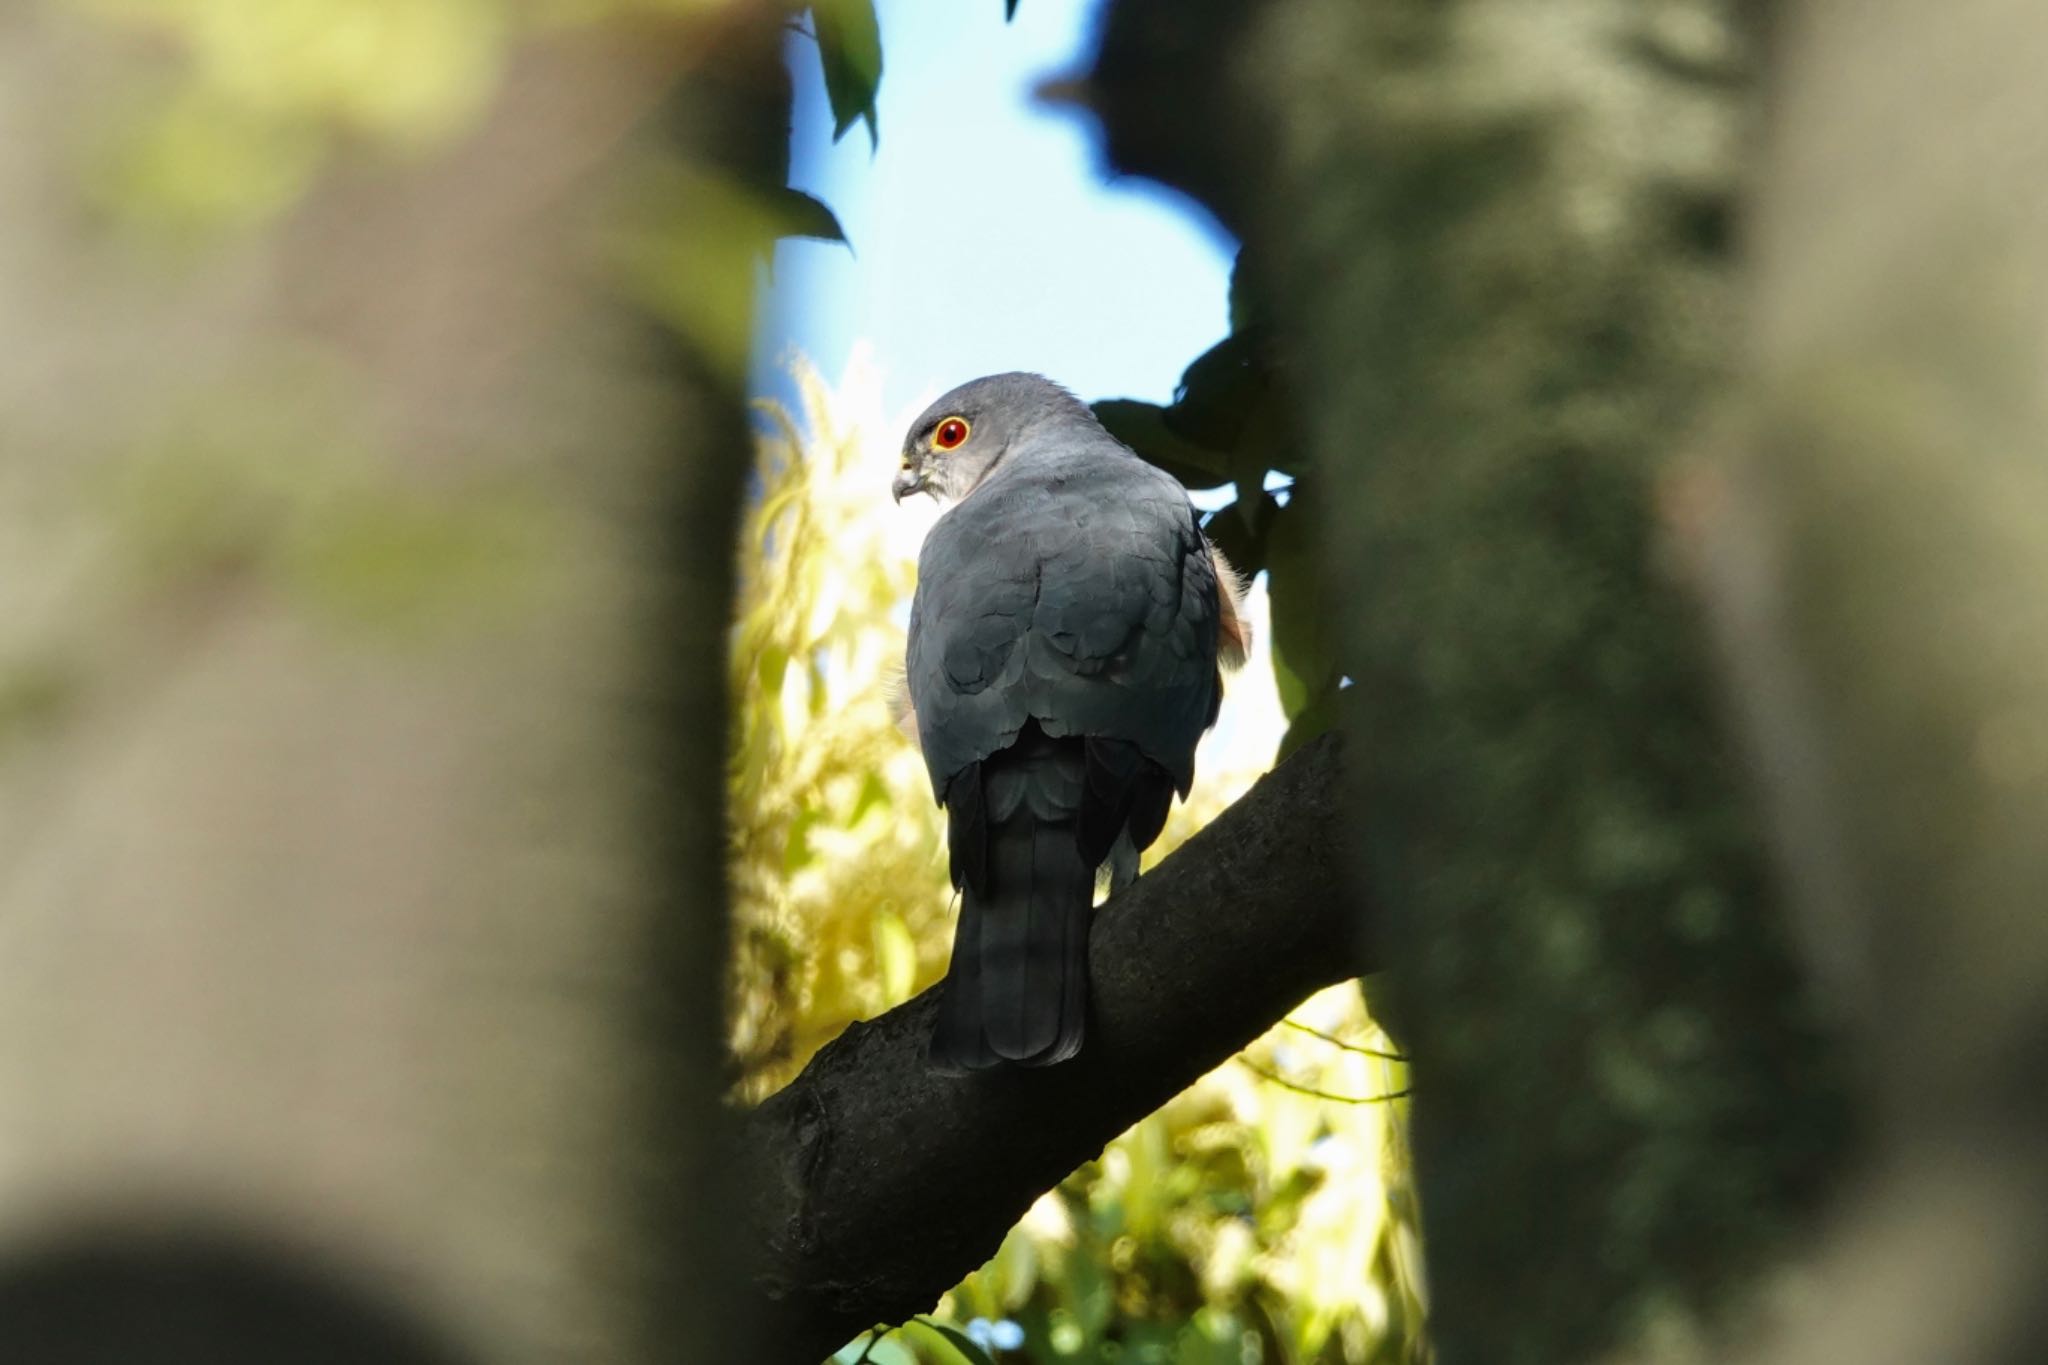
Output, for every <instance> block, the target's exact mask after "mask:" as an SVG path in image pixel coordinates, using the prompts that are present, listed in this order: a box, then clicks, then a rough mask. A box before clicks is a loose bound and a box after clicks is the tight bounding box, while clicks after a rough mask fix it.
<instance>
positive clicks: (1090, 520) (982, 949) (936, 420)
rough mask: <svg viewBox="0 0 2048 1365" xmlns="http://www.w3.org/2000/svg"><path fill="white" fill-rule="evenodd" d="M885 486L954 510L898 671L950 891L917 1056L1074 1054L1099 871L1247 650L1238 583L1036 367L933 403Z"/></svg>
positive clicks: (1155, 796) (1210, 719)
mask: <svg viewBox="0 0 2048 1365" xmlns="http://www.w3.org/2000/svg"><path fill="white" fill-rule="evenodd" d="M893 492H894V493H895V496H896V499H897V501H899V502H900V501H902V499H903V498H904V497H906V496H908V495H910V494H912V493H929V494H930V495H932V496H933V497H934V498H935V499H937V500H938V501H940V502H941V503H942V504H943V503H950V504H951V506H949V507H948V508H947V510H946V511H945V512H944V514H943V515H941V516H940V517H939V519H938V521H937V523H936V524H935V525H934V526H933V527H932V530H931V533H930V534H929V535H928V536H927V537H926V539H925V542H924V548H923V551H922V552H921V553H920V555H919V557H918V568H917V595H916V598H915V599H914V601H913V602H912V604H911V609H910V642H909V649H908V651H907V658H906V668H905V687H906V691H907V693H908V696H907V701H908V703H909V705H910V707H911V709H912V714H913V716H914V724H915V733H916V737H917V740H918V742H919V744H920V746H921V748H922V750H923V753H924V759H925V764H926V766H927V767H928V769H929V770H930V773H931V780H932V791H933V794H934V795H935V796H936V797H937V799H938V802H939V804H940V805H941V806H943V807H944V808H945V811H946V844H947V852H948V856H949V861H950V864H951V872H952V879H953V885H954V887H955V888H957V889H958V890H959V891H960V892H961V904H960V919H959V924H958V927H957V928H956V929H955V930H954V936H953V956H952V961H951V964H950V966H949V968H948V970H947V974H946V981H945V986H944V995H943V999H942V1001H941V1004H940V1008H939V1019H938V1025H937V1027H936V1029H935V1030H934V1033H933V1036H932V1058H933V1060H934V1062H935V1063H937V1064H939V1065H941V1066H944V1067H947V1068H949V1069H958V1070H982V1069H986V1068H990V1067H995V1066H1000V1065H1003V1064H1005V1063H1011V1064H1017V1065H1023V1066H1050V1065H1052V1064H1053V1063H1055V1062H1060V1061H1064V1060H1066V1059H1067V1058H1069V1057H1072V1056H1073V1055H1074V1054H1075V1053H1076V1052H1078V1051H1079V1050H1080V1047H1081V1039H1082V1034H1083V1031H1084V1027H1085V1023H1086V1018H1087V1008H1088V975H1087V962H1088V926H1089V920H1090V915H1091V913H1092V909H1093V905H1094V891H1095V882H1096V874H1097V870H1098V869H1099V868H1101V867H1103V866H1104V865H1105V864H1107V865H1108V868H1109V880H1110V886H1111V889H1112V890H1115V889H1118V888H1120V887H1122V886H1123V885H1125V884H1127V883H1128V882H1129V881H1130V880H1131V879H1133V878H1134V877H1135V876H1136V875H1137V867H1138V854H1139V853H1140V852H1141V851H1142V850H1143V849H1145V848H1146V847H1147V846H1148V845H1150V844H1151V843H1152V841H1153V840H1154V839H1156V838H1157V837H1158V835H1159V830H1160V827H1161V826H1162V825H1163V824H1164V823H1165V821H1166V813H1167V808H1168V807H1169V806H1170V805H1171V804H1172V801H1173V796H1174V793H1176V792H1178V793H1179V794H1180V795H1182V796H1183V797H1184V796H1186V795H1187V792H1188V787H1189V784H1190V783H1191V782H1192V781H1193V780H1194V772H1195V743H1196V741H1197V740H1199V739H1200V738H1201V736H1202V732H1203V731H1205V730H1207V729H1208V728H1209V726H1210V725H1212V724H1213V723H1214V722H1215V720H1216V714H1217V707H1218V705H1219V704H1220V701H1221V697H1222V676H1221V672H1220V666H1221V665H1223V664H1227V663H1234V662H1236V661H1238V660H1240V659H1241V658H1242V657H1243V650H1244V645H1245V643H1246V640H1245V631H1244V626H1243V623H1242V620H1241V618H1240V616H1239V614H1238V611H1237V593H1238V584H1237V581H1236V576H1235V575H1234V574H1232V573H1231V572H1230V569H1229V566H1228V565H1227V564H1225V563H1224V562H1223V561H1222V558H1221V556H1219V555H1217V554H1216V553H1215V551H1214V550H1213V549H1212V548H1211V547H1210V546H1209V544H1208V542H1207V540H1206V539H1205V538H1204V537H1203V534H1202V530H1201V527H1200V525H1199V523H1198V522H1197V521H1196V516H1195V510H1194V508H1193V507H1192V506H1191V505H1190V504H1189V502H1188V496H1187V490H1186V489H1184V488H1182V487H1181V485H1180V484H1179V483H1178V482H1177V481H1176V480H1175V479H1174V478H1173V476H1172V475H1170V474H1167V473H1165V472H1163V471H1161V470H1159V469H1157V468H1155V467H1154V466H1152V465H1150V464H1147V463H1146V462H1145V461H1144V460H1142V459H1140V458H1139V457H1138V456H1137V455H1136V454H1135V453H1134V452H1132V451H1131V450H1130V449H1129V447H1127V446H1125V445H1123V444H1122V443H1121V442H1119V441H1117V440H1116V439H1115V438H1114V437H1112V436H1111V435H1110V434H1109V433H1108V432H1107V431H1105V430H1104V429H1103V427H1102V425H1101V423H1099V422H1097V421H1096V420H1095V415H1094V414H1093V413H1092V412H1090V411H1089V409H1088V407H1087V405H1086V404H1084V403H1082V402H1081V401H1080V400H1079V399H1077V398H1075V397H1074V396H1073V395H1072V394H1070V393H1068V392H1067V391H1066V390H1065V389H1063V388H1061V387H1060V386H1059V385H1057V384H1054V383H1053V382H1052V381H1051V380H1048V379H1045V378H1042V377H1041V376H1038V375H1034V374H999V375H991V376H989V377H987V378H984V379H977V380H974V381H972V382H971V383H967V384H963V385H961V386H960V387H959V388H957V389H954V390H953V391H952V392H951V393H948V394H946V395H945V396H944V397H943V398H940V399H939V400H938V401H937V402H935V403H933V404H932V405H931V407H929V408H927V409H926V410H925V412H924V414H923V415H922V416H920V417H919V418H918V419H917V420H916V422H914V423H912V425H911V427H910V431H909V433H908V434H907V435H906V436H905V438H904V442H903V457H902V468H901V471H900V472H899V473H898V474H897V476H896V480H895V483H894V487H893Z"/></svg>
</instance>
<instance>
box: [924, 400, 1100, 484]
mask: <svg viewBox="0 0 2048 1365" xmlns="http://www.w3.org/2000/svg"><path fill="white" fill-rule="evenodd" d="M1071 421H1080V422H1084V423H1086V424H1087V425H1089V426H1091V427H1092V426H1095V425H1096V423H1095V415H1094V414H1093V413H1092V412H1090V411H1089V410H1088V405H1087V404H1085V403H1083V402H1082V401H1081V400H1080V399H1078V398H1076V397H1074V395H1073V394H1071V393H1068V392H1067V391H1066V390H1065V389H1063V388H1061V387H1060V386H1059V385H1057V384H1055V383H1053V382H1052V381H1051V380H1050V379H1047V378H1045V377H1044V376H1043V375H1036V374H1023V373H1013V374H992V375H989V376H987V377H986V378H982V379H974V380H969V381H968V382H967V383H965V384H962V385H961V386H960V387H959V388H957V389H954V390H953V391H952V392H951V393H948V394H946V395H945V396H943V397H942V398H940V399H939V400H938V401H937V402H935V403H933V404H932V405H931V406H930V407H928V408H926V409H925V410H924V412H923V413H921V414H920V415H919V416H918V419H917V420H916V421H915V422H912V423H911V424H910V430H909V432H908V433H906V434H905V436H904V438H903V458H902V462H901V465H900V466H899V468H898V469H897V473H896V479H895V482H894V483H892V484H891V485H890V490H889V491H890V492H892V493H894V494H895V496H896V501H898V502H901V501H903V500H904V499H905V498H907V497H909V496H910V495H911V494H913V493H929V494H930V495H931V496H932V498H933V499H934V500H936V501H939V502H958V501H959V500H960V499H961V498H964V497H966V496H967V495H968V494H969V493H971V492H973V491H974V489H975V486H976V485H978V484H979V483H980V482H981V481H982V480H983V479H985V478H987V477H988V474H989V471H990V470H992V469H994V468H995V467H996V465H997V463H998V462H1000V461H1001V460H1002V459H1003V457H1004V456H1005V455H1007V454H1009V453H1010V452H1011V451H1013V450H1015V449H1016V448H1017V447H1018V445H1019V443H1020V442H1021V441H1022V440H1023V438H1024V437H1026V436H1028V435H1031V434H1033V433H1036V432H1039V431H1042V430H1044V429H1045V428H1046V427H1047V426H1048V425H1056V424H1059V423H1062V422H1071Z"/></svg>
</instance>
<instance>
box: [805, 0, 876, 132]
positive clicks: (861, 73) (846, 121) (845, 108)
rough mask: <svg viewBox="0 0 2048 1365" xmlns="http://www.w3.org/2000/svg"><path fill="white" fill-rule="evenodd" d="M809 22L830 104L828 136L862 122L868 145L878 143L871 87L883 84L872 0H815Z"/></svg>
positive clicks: (826, 95) (873, 93) (872, 89)
mask: <svg viewBox="0 0 2048 1365" xmlns="http://www.w3.org/2000/svg"><path fill="white" fill-rule="evenodd" d="M811 22H812V23H813V24H814V25H816V27H817V30H818V60H819V62H820V63H821V64H822V65H823V67H824V69H825V97H826V99H828V100H830V101H831V103H832V140H833V141H834V142H837V141H838V140H839V139H840V138H842V137H845V136H846V130H847V129H849V128H851V127H853V125H854V124H855V123H857V122H862V121H865V122H866V123H867V125H868V145H869V147H870V148H874V147H877V146H880V145H881V135H880V133H878V132H877V131H876V128H875V89H876V87H878V86H879V85H881V83H882V29H881V25H880V24H878V23H877V22H876V21H875V5H874V0H816V2H815V3H814V4H812V6H811Z"/></svg>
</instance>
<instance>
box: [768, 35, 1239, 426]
mask: <svg viewBox="0 0 2048 1365" xmlns="http://www.w3.org/2000/svg"><path fill="white" fill-rule="evenodd" d="M879 10H880V18H881V25H882V60H883V73H882V84H881V94H880V100H879V122H880V133H881V142H880V147H879V150H878V151H876V152H875V153H874V154H873V155H872V156H871V155H870V153H869V143H868V135H867V130H866V128H865V127H864V126H862V125H859V124H856V125H855V126H854V127H853V128H852V129H850V130H849V131H848V132H847V134H846V136H845V137H844V138H843V139H842V140H841V141H840V142H839V143H837V144H836V145H835V144H833V142H832V140H831V139H832V119H831V114H830V112H829V110H828V107H827V105H826V102H825V91H824V83H823V80H822V78H821V76H820V75H819V69H818V59H817V52H816V49H815V48H814V47H813V46H812V45H811V42H810V40H809V39H808V38H805V37H801V36H798V37H793V38H792V41H791V47H790V62H791V69H792V71H793V73H794V75H795V77H796V109H795V118H794V139H793V147H792V153H793V156H792V172H791V180H792V182H793V183H794V184H796V185H797V187H798V188H800V189H804V190H807V191H809V192H810V193H812V194H815V195H816V196H817V197H818V198H820V199H822V200H824V201H825V202H826V203H827V204H829V205H831V206H832V208H833V210H834V211H835V212H836V213H837V214H838V215H839V221H840V223H841V225H842V226H844V228H845V229H846V233H847V236H848V237H849V238H850V239H851V241H852V243H853V251H852V252H851V253H849V252H848V251H847V249H846V248H845V247H843V246H838V245H832V244H827V243H820V242H809V241H794V240H792V241H785V242H783V243H782V244H780V245H779V246H778V248H777V249H776V254H775V264H774V270H773V273H772V277H771V278H770V279H769V280H768V281H767V282H765V284H764V298H763V303H764V305H765V306H764V307H763V308H762V310H761V312H760V317H761V320H762V326H761V331H760V335H759V337H758V338H757V342H756V346H755V389H756V391H757V392H770V393H786V391H787V385H786V384H785V383H784V382H782V380H781V376H780V373H779V371H778V368H777V366H778V361H779V358H780V357H781V356H782V355H783V354H784V353H785V352H786V350H787V349H788V348H789V347H790V346H791V345H792V344H793V345H795V346H796V347H798V348H800V349H801V350H802V351H803V352H804V353H806V354H807V355H809V356H810V358H811V359H812V360H813V361H814V362H815V363H816V364H817V365H818V366H819V368H820V369H822V370H823V371H824V372H825V374H826V375H827V376H828V377H834V378H836V377H837V375H838V374H839V372H840V370H841V369H842V368H843V367H844V365H845V363H846V359H847V356H848V353H849V351H850V349H851V347H852V345H853V344H854V342H855V341H856V340H865V341H866V342H868V343H869V344H870V345H871V346H872V348H873V355H874V359H875V360H876V362H877V363H878V365H879V367H880V369H881V371H882V376H883V386H884V391H883V403H884V408H885V410H887V411H892V412H893V411H899V410H901V409H903V408H904V407H906V406H908V405H909V404H911V403H913V402H917V401H919V400H922V399H925V398H928V397H932V396H936V395H937V394H938V393H940V392H942V391H943V390H945V389H947V388H950V387H952V386H953V385H954V384H957V383H959V382H961V381H962V380H966V379H972V378H974V377H975V376H977V375H981V374H988V373H992V372H994V371H998V370H1016V369H1024V370H1038V371H1041V372H1043V373H1045V374H1048V375H1051V376H1052V377H1053V378H1055V379H1057V380H1059V381H1060V382H1062V383H1064V384H1066V385H1067V386H1068V387H1070V388H1072V389H1074V390H1075V391H1076V392H1077V393H1079V394H1080V395H1081V396H1082V397H1083V398H1088V399H1095V398H1108V397H1137V398H1149V399H1152V400H1154V401H1163V400H1165V399H1168V398H1170V397H1171V396H1172V393H1173V387H1174V384H1175V383H1176V382H1177V381H1178V380H1179V378H1180V372H1181V370H1182V368H1183V367H1185V366H1186V364H1187V363H1188V361H1190V360H1192V359H1194V358H1195V356H1197V355H1198V354H1200V353H1201V352H1202V351H1203V350H1204V349H1206V348H1207V347H1209V346H1210V345H1211V344H1213V343H1214V342H1216V341H1217V340H1218V339H1220V338H1221V337H1222V336H1223V335H1224V333H1225V332H1226V331H1228V329H1229V323H1228V320H1227V315H1226V307H1227V305H1226V301H1225V289H1226V287H1227V281H1228V276H1229V269H1230V260H1231V257H1232V255H1233V254H1234V252H1235V249H1236V248H1235V245H1234V244H1233V243H1232V242H1231V241H1230V240H1229V238H1228V237H1227V236H1226V235H1225V234H1223V233H1222V232H1221V231H1220V230H1219V229H1218V228H1216V227H1215V225H1214V224H1213V222H1211V221H1210V220H1209V219H1208V218H1207V216H1206V215H1205V214H1203V212H1202V211H1201V209H1200V208H1199V207H1197V206H1196V205H1194V204H1192V203H1191V202H1189V201H1188V200H1186V199H1183V198H1181V197H1179V196H1177V195H1173V194H1171V193H1169V192H1167V191H1165V190H1162V189H1160V188H1159V187H1157V186H1156V185H1153V184H1152V183H1151V182H1149V181H1142V180H1117V181H1111V180H1109V177H1108V171H1107V168H1106V165H1105V164H1104V161H1103V158H1102V155H1101V152H1100V150H1099V147H1098V141H1099V139H1098V135H1097V132H1096V129H1095V126H1094V123H1093V121H1092V120H1090V119H1089V118H1087V117H1086V116H1084V115H1080V114H1076V113H1072V112H1063V111H1056V110H1052V109H1047V108H1044V107H1042V106H1040V105H1038V104H1037V103H1036V102H1035V101H1034V100H1033V98H1032V96H1031V90H1032V87H1033V86H1035V85H1036V84H1037V83H1038V82H1040V81H1042V80H1045V79H1046V78H1048V77H1053V76H1060V75H1065V74H1068V73H1072V72H1075V71H1078V70H1079V69H1081V68H1082V67H1083V66H1084V64H1085V62H1086V59H1087V57H1088V55H1089V53H1090V51H1091V49H1092V33H1093V13H1094V10H1095V6H1094V5H1093V4H1090V3H1083V2H1082V0H1022V3H1021V4H1020V5H1019V6H1018V10H1017V18H1016V20H1015V22H1014V23H1010V24H1005V23H1004V22H1003V4H1002V0H881V3H880V5H879Z"/></svg>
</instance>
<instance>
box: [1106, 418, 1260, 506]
mask: <svg viewBox="0 0 2048 1365" xmlns="http://www.w3.org/2000/svg"><path fill="white" fill-rule="evenodd" d="M1094 407H1095V418H1096V420H1097V421H1099V422H1101V423H1102V425H1103V426H1104V427H1106V428H1107V429H1108V431H1109V434H1110V435H1112V436H1114V437H1116V438H1117V439H1118V440H1119V441H1122V442H1123V443H1124V444H1125V445H1127V446H1129V447H1130V448H1131V449H1133V450H1135V451H1137V452H1138V454H1139V455H1141V456H1143V457H1144V459H1145V462H1146V463H1147V464H1154V465H1157V466H1159V468H1161V469H1163V470H1165V471H1166V472H1167V473H1169V474H1171V475H1173V477H1175V478H1176V479H1179V480H1180V481H1181V482H1182V483H1183V484H1186V485H1187V486H1188V487H1189V488H1215V487H1218V486H1220V485H1222V484H1226V483H1229V482H1230V480H1231V472H1230V454H1229V452H1228V451H1225V450H1215V449H1211V448H1209V447H1206V446H1203V445H1201V444H1199V443H1197V442H1194V441H1191V440H1189V439H1188V438H1186V437H1185V436H1182V435H1181V434H1179V433H1178V432H1176V431H1174V430H1173V428H1171V427H1170V426H1168V425H1167V423H1166V411H1167V410H1166V409H1165V408H1162V407H1160V406H1159V405H1158V404H1157V403H1144V402H1140V401H1139V400H1137V399H1135V398H1105V399H1103V400H1102V401H1101V402H1099V403H1097V404H1095V405H1094Z"/></svg>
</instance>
